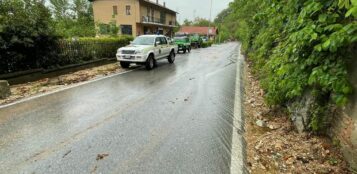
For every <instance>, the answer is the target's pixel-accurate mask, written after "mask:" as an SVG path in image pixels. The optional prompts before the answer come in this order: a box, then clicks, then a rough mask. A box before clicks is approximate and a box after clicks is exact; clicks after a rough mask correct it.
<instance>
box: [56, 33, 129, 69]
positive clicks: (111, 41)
mask: <svg viewBox="0 0 357 174" xmlns="http://www.w3.org/2000/svg"><path fill="white" fill-rule="evenodd" d="M132 40H133V38H132V37H131V36H121V37H116V38H79V39H75V40H73V39H66V40H61V41H59V42H58V45H57V50H56V52H57V55H58V59H57V62H56V63H55V64H51V65H50V66H54V65H55V66H58V65H59V66H63V65H69V64H74V63H81V62H85V61H89V60H96V59H101V58H111V57H115V53H116V51H117V49H118V48H119V47H123V46H125V45H128V44H129V43H130V41H132Z"/></svg>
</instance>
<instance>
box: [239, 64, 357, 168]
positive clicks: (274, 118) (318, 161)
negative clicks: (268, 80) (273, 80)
mask: <svg viewBox="0 0 357 174" xmlns="http://www.w3.org/2000/svg"><path fill="white" fill-rule="evenodd" d="M250 67H252V66H250ZM263 96H264V91H263V90H262V89H261V88H260V85H259V81H258V80H256V79H255V78H254V77H253V75H252V74H251V71H250V69H249V68H248V66H246V71H245V102H244V108H245V111H244V112H245V116H246V124H245V130H246V133H245V139H246V141H247V164H248V165H247V167H248V170H249V173H251V174H261V173H267V174H275V173H284V174H285V173H306V174H310V173H311V174H315V173H316V174H325V173H326V174H333V173H338V174H349V173H351V172H350V171H349V168H348V164H347V162H346V161H345V160H344V159H343V156H342V153H341V152H340V151H339V149H338V146H334V145H333V143H332V142H331V140H330V139H329V138H327V137H322V136H315V135H311V134H299V133H298V132H297V131H296V130H295V128H294V126H293V124H292V123H291V120H290V119H289V117H288V116H287V114H286V113H285V112H284V111H283V109H281V108H279V107H275V106H274V107H268V106H266V104H265V102H264V98H263Z"/></svg>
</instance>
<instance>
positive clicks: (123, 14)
mask: <svg viewBox="0 0 357 174" xmlns="http://www.w3.org/2000/svg"><path fill="white" fill-rule="evenodd" d="M93 13H94V20H95V22H96V24H100V23H102V24H103V23H104V24H109V23H115V24H116V25H117V26H119V28H120V31H119V33H120V34H128V35H133V36H134V37H135V36H140V35H143V34H164V35H167V36H172V35H173V34H174V32H173V29H174V27H175V26H176V14H177V12H175V11H173V10H171V9H169V8H167V7H166V4H165V3H163V4H162V5H160V4H159V1H158V0H156V2H152V1H149V0H94V1H93ZM97 27H98V26H97Z"/></svg>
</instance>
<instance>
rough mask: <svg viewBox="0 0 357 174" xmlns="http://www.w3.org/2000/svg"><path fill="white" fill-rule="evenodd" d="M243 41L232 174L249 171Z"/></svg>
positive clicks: (239, 53) (235, 110) (238, 62)
mask: <svg viewBox="0 0 357 174" xmlns="http://www.w3.org/2000/svg"><path fill="white" fill-rule="evenodd" d="M240 49H241V43H239V45H238V57H237V70H236V87H235V97H234V117H233V126H232V129H233V130H232V146H231V166H230V173H231V174H246V173H249V172H248V171H247V169H246V151H245V147H246V142H245V139H244V137H243V135H242V134H243V133H244V114H243V113H244V112H243V103H242V102H243V100H242V99H243V91H244V90H243V71H242V69H243V65H244V56H243V55H242V54H241V50H240Z"/></svg>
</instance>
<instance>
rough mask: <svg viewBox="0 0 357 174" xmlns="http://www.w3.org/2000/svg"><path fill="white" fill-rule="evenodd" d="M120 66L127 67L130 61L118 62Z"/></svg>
mask: <svg viewBox="0 0 357 174" xmlns="http://www.w3.org/2000/svg"><path fill="white" fill-rule="evenodd" d="M120 66H121V67H122V68H129V66H130V63H129V62H120Z"/></svg>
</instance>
